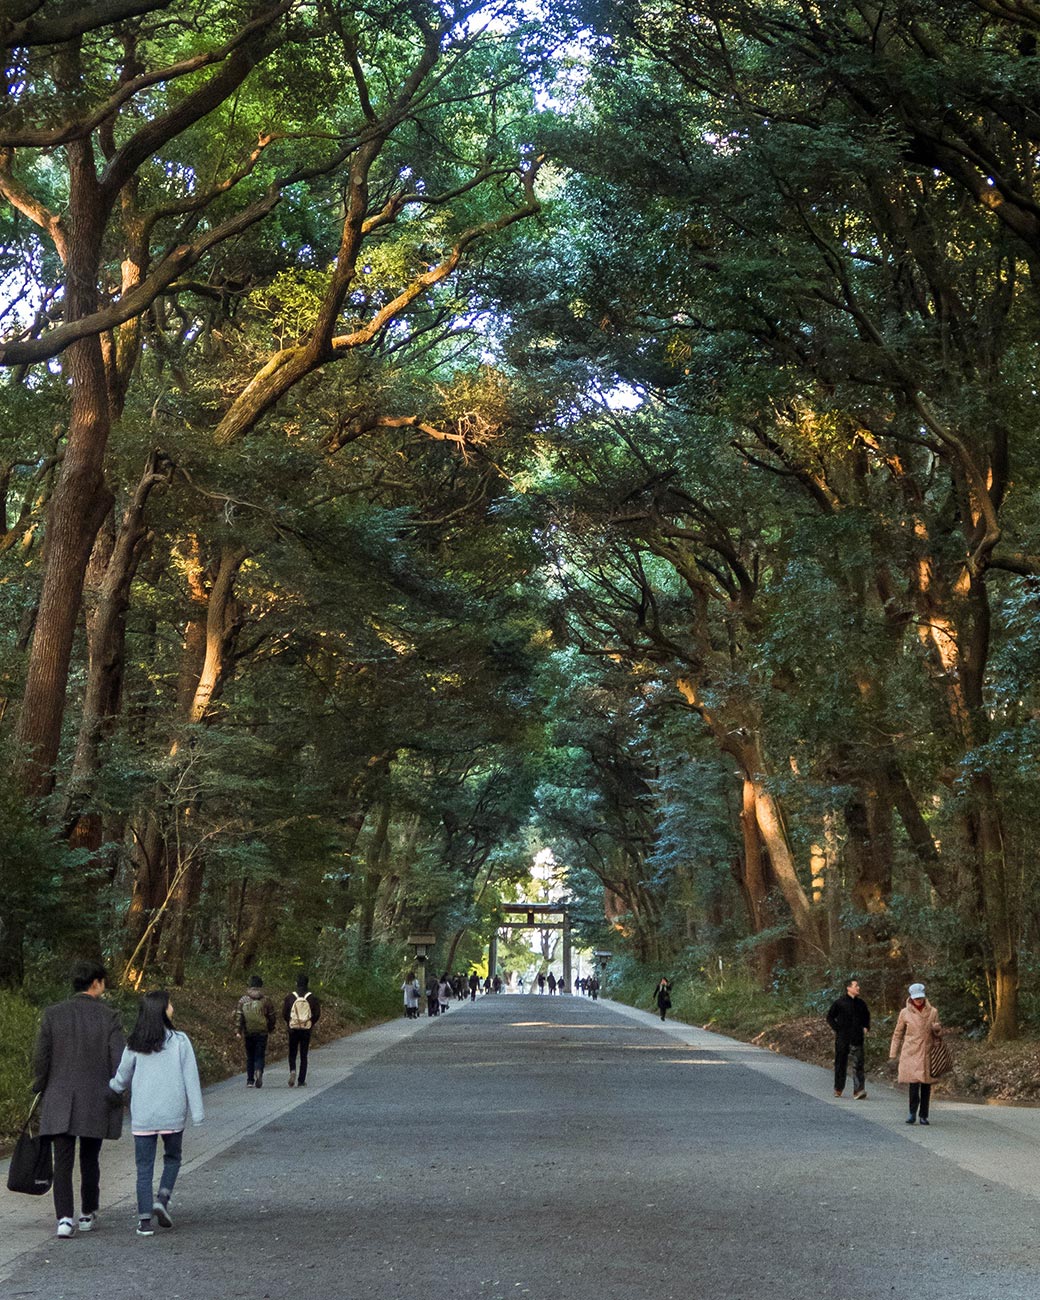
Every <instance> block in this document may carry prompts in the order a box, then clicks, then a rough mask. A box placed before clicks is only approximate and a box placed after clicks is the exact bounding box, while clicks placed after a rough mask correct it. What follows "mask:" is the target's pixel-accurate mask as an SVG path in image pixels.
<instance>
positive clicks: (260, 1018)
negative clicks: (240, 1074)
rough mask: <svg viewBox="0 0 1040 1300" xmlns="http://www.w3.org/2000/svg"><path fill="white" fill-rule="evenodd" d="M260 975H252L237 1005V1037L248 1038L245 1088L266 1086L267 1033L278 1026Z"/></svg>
mask: <svg viewBox="0 0 1040 1300" xmlns="http://www.w3.org/2000/svg"><path fill="white" fill-rule="evenodd" d="M263 989H264V982H263V980H262V979H261V978H260V976H259V975H250V977H249V987H248V988H247V989H246V991H245V993H243V994H242V996H241V997H240V998H239V999H238V1005H237V1006H236V1007H235V1037H236V1038H242V1039H244V1040H245V1045H246V1087H247V1088H262V1087H263V1086H264V1063H265V1061H266V1059H267V1035H268V1034H270V1033H271V1032H272V1031H273V1030H274V1027H275V1024H276V1021H275V1014H274V1007H272V1006H271V1000H270V998H268V997H267V996H266V994H265V993H264V991H263Z"/></svg>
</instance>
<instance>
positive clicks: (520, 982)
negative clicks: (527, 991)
mask: <svg viewBox="0 0 1040 1300" xmlns="http://www.w3.org/2000/svg"><path fill="white" fill-rule="evenodd" d="M516 987H517V989H518V990H519V992H521V993H523V991H524V977H523V976H522V975H518V976H517V977H516Z"/></svg>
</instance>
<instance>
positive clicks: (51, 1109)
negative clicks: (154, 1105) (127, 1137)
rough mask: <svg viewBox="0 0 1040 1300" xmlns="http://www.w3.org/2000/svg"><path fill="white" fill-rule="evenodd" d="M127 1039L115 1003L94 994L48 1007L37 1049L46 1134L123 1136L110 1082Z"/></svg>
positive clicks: (36, 1082)
mask: <svg viewBox="0 0 1040 1300" xmlns="http://www.w3.org/2000/svg"><path fill="white" fill-rule="evenodd" d="M125 1046H126V1039H125V1038H124V1037H123V1027H122V1025H121V1024H120V1023H119V1017H118V1016H117V1015H116V1013H115V1012H114V1011H113V1010H112V1008H111V1007H106V1006H105V1004H104V1003H103V1002H102V1001H101V1000H100V999H99V998H93V997H91V996H90V994H89V993H77V994H76V996H75V997H72V998H69V1000H68V1001H67V1002H58V1003H56V1004H55V1005H54V1006H52V1007H48V1008H47V1009H46V1011H44V1013H43V1019H42V1020H41V1022H40V1032H39V1034H38V1035H37V1037H36V1048H35V1051H34V1053H33V1091H34V1092H42V1093H43V1097H42V1099H41V1101H40V1132H41V1133H42V1134H44V1135H49V1134H55V1133H73V1134H75V1135H76V1137H89V1138H117V1137H119V1135H120V1133H121V1132H122V1130H123V1110H122V1107H121V1106H119V1105H113V1104H112V1101H111V1098H113V1097H114V1096H115V1095H116V1094H115V1093H113V1092H112V1090H111V1089H110V1088H109V1086H108V1081H109V1079H111V1078H112V1076H113V1075H114V1074H115V1072H116V1070H117V1069H118V1068H119V1060H120V1057H121V1056H122V1055H123V1048H124V1047H125Z"/></svg>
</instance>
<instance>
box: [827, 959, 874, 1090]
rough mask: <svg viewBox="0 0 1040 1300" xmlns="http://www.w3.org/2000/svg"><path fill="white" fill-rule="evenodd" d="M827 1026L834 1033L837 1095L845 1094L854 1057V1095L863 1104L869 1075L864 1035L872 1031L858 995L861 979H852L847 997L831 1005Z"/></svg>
mask: <svg viewBox="0 0 1040 1300" xmlns="http://www.w3.org/2000/svg"><path fill="white" fill-rule="evenodd" d="M827 1023H828V1024H829V1025H830V1027H831V1028H832V1029H833V1030H834V1095H835V1097H840V1096H841V1095H842V1093H843V1092H844V1091H845V1076H846V1074H847V1072H848V1065H849V1057H850V1056H851V1057H852V1085H853V1089H852V1096H853V1098H854V1100H856V1101H863V1100H864V1099H865V1098H866V1095H867V1076H866V1073H865V1072H864V1068H863V1036H864V1034H865V1033H866V1032H867V1030H868V1029H869V1028H870V1009H869V1007H868V1006H867V1004H866V1003H865V1002H864V1001H863V999H862V998H861V997H860V995H859V980H849V981H848V982H847V983H846V985H845V996H844V997H840V998H838V1000H837V1001H836V1002H834V1003H832V1005H831V1009H830V1010H829V1011H828V1012H827Z"/></svg>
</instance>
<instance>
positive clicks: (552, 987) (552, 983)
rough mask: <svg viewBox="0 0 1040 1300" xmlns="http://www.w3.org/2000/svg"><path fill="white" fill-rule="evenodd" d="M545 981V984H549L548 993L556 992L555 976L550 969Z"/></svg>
mask: <svg viewBox="0 0 1040 1300" xmlns="http://www.w3.org/2000/svg"><path fill="white" fill-rule="evenodd" d="M545 982H546V984H548V985H549V993H550V995H551V994H554V993H555V992H556V976H555V975H554V974H553V973H552V971H550V972H549V976H548V979H546V981H545Z"/></svg>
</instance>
